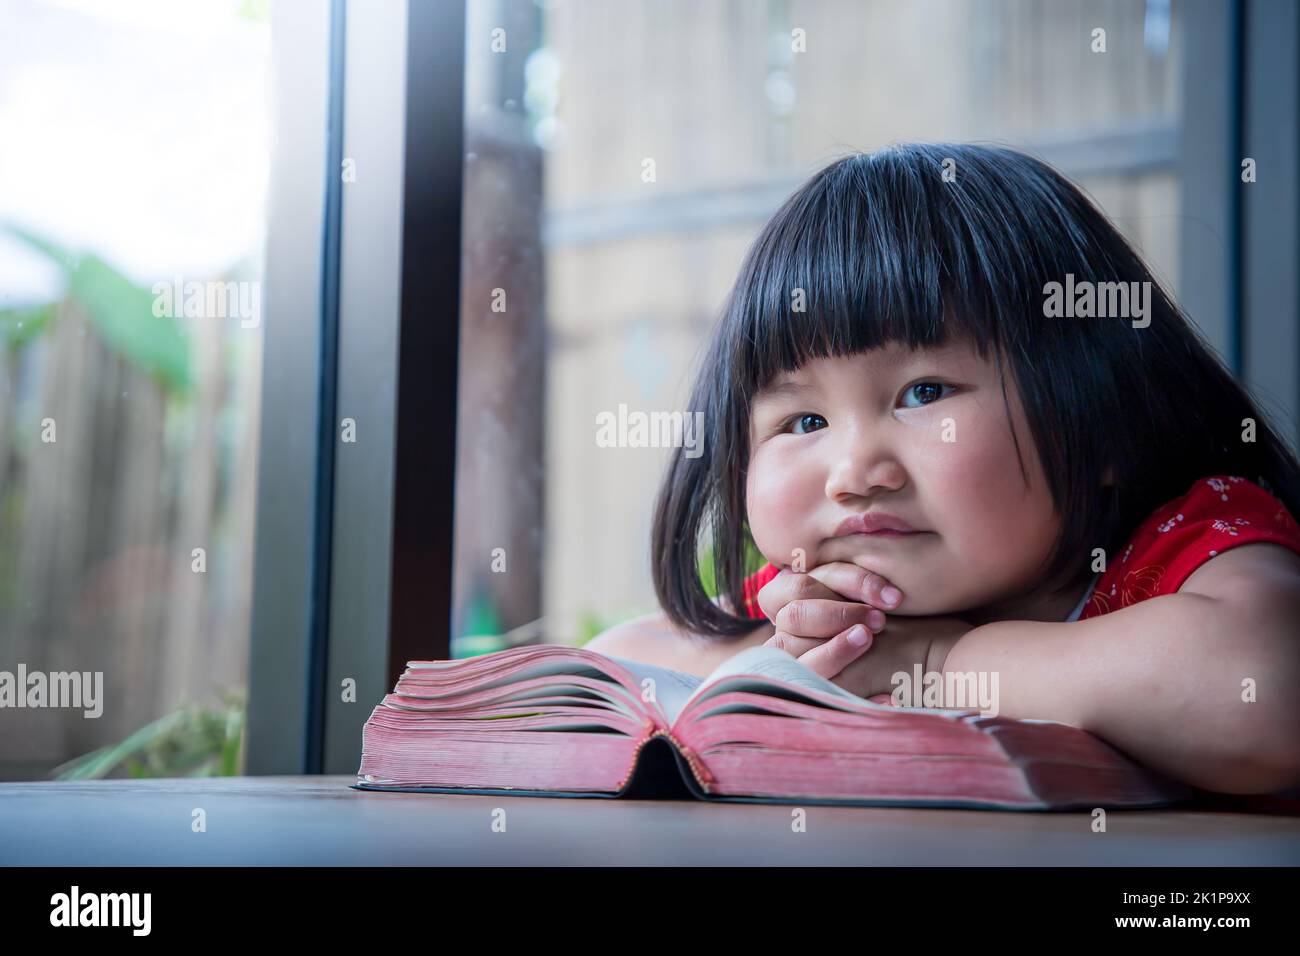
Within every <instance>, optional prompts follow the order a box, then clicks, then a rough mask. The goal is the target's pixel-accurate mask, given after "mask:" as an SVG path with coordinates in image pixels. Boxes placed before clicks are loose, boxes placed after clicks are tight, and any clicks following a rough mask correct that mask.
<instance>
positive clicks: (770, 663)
mask: <svg viewBox="0 0 1300 956" xmlns="http://www.w3.org/2000/svg"><path fill="white" fill-rule="evenodd" d="M740 674H744V675H753V677H754V679H753V680H748V681H739V682H738V681H732V682H731V683H730V684H729V685H728V686H727V687H726V688H725V689H724V688H719V687H718V684H720V683H721V682H722V681H724V680H726V679H727V678H730V677H734V676H735V675H740ZM773 685H785V686H788V687H793V688H802V689H806V690H810V691H818V692H820V693H822V694H825V695H828V696H830V697H832V698H838V699H839V700H841V701H843V702H844V703H843V706H841V707H840V709H841V710H847V711H859V712H861V711H864V710H883V711H888V712H891V713H892V712H894V711H896V710H898V708H896V707H894V706H892V705H890V704H878V703H875V702H874V701H870V700H867V699H866V698H864V697H859V696H858V695H857V694H853V693H850V692H849V691H847V690H845V689H844V688H843V687H841V686H840V685H839V684H836V683H833V682H832V681H829V680H827V679H826V678H825V677H822V676H821V675H820V674H818V673H816V672H815V671H813V670H810V669H809V668H808V667H806V666H805V665H803V664H801V663H799V660H798V658H796V657H793V656H791V655H790V654H789V653H788V652H787V651H783V650H781V649H780V648H779V647H767V646H766V645H760V646H758V647H750V648H747V649H745V650H743V651H741V652H740V653H739V654H737V655H736V656H735V657H731V658H728V659H727V660H725V661H723V662H722V663H721V664H719V665H718V667H717V668H716V669H714V671H713V673H711V674H710V675H709V676H708V677H706V678H704V680H703V682H702V683H701V684H700V686H699V688H698V689H697V690H696V692H695V693H694V694H693V695H692V699H695V698H698V699H700V700H707V699H708V698H709V697H711V696H714V695H715V694H721V693H728V692H730V691H735V690H740V691H748V692H751V693H756V694H770V693H771V692H772V689H773ZM687 703H690V702H689V701H687ZM817 703H818V704H820V705H821V706H824V707H825V706H834V705H833V704H828V703H827V702H826V701H823V700H817ZM685 706H686V705H685V704H683V705H682V707H681V708H679V709H678V711H677V713H675V714H673V718H672V719H673V720H674V721H675V720H676V719H677V714H680V713H681V710H682V709H685ZM925 710H926V713H930V714H948V715H952V716H959V715H962V714H964V713H966V712H964V711H961V710H951V709H946V708H938V707H928V708H925Z"/></svg>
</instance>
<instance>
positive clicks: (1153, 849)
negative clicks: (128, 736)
mask: <svg viewBox="0 0 1300 956" xmlns="http://www.w3.org/2000/svg"><path fill="white" fill-rule="evenodd" d="M354 780H355V777H352V776H338V777H332V776H304V777H224V778H206V779H173V780H96V781H85V782H78V783H63V782H39V783H5V784H0V864H8V865H13V864H20V865H63V866H97V865H98V866H112V865H126V866H140V865H176V864H181V865H317V864H329V865H387V864H400V865H441V864H471V865H474V864H542V865H551V864H558V865H574V864H606V865H615V866H619V865H628V866H646V865H661V864H771V865H803V864H849V865H884V866H910V865H955V866H961V865H982V866H983V865H992V866H1007V865H1021V864H1029V865H1047V866H1053V865H1102V866H1106V865H1123V866H1127V865H1139V866H1149V865H1157V866H1169V865H1172V866H1184V865H1197V866H1260V865H1263V866H1277V865H1288V866H1294V865H1297V864H1300V817H1296V816H1275V815H1264V814H1255V813H1238V812H1224V811H1199V810H1198V811H1189V810H1129V811H1120V810H1115V811H1110V812H1109V813H1108V816H1107V821H1106V832H1104V833H1095V832H1093V830H1092V818H1091V815H1090V814H1088V813H1085V812H1064V813H1062V812H1055V813H1017V812H1006V811H987V810H984V811H982V810H940V809H910V808H894V807H820V806H809V807H806V808H804V809H805V811H806V813H807V818H806V824H807V825H806V830H805V832H794V830H793V828H792V825H791V823H792V814H791V811H792V809H793V807H791V806H787V805H779V804H710V803H705V802H702V801H695V800H627V799H617V800H605V799H568V798H550V797H507V796H495V795H494V796H480V795H461V794H425V793H379V792H365V791H359V790H353V789H351V787H350V784H352V783H353V782H354ZM196 808H199V809H202V810H203V811H204V814H205V818H206V819H205V822H206V831H205V832H194V830H193V828H192V821H193V820H194V815H193V811H194V810H195V809H196ZM498 808H500V809H502V810H504V811H505V813H504V822H505V829H504V832H499V831H500V825H499V824H498V826H497V829H496V830H494V829H493V822H494V820H500V819H502V815H501V814H500V813H498V812H496V811H497V810H498Z"/></svg>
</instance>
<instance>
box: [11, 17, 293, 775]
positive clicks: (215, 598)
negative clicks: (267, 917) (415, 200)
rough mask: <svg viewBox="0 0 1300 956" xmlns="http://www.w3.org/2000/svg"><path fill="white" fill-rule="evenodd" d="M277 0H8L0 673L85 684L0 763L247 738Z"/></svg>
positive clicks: (14, 737)
mask: <svg viewBox="0 0 1300 956" xmlns="http://www.w3.org/2000/svg"><path fill="white" fill-rule="evenodd" d="M268 11H269V4H267V3H264V2H250V0H243V2H240V0H206V2H189V3H184V4H174V3H163V2H143V0H118V2H115V3H112V4H100V3H92V2H80V0H78V2H72V0H64V2H36V0H0V22H3V23H4V24H5V29H4V30H3V31H0V143H2V144H3V148H2V149H0V290H2V294H0V671H7V672H9V673H11V674H14V675H15V676H17V675H18V674H19V673H21V671H20V669H22V670H24V671H25V672H26V673H27V674H28V681H29V686H28V688H27V689H26V690H27V697H26V699H27V701H28V702H29V703H30V702H32V701H33V700H34V699H35V698H33V696H32V690H31V688H32V686H33V685H32V684H31V683H30V682H31V681H32V679H33V678H32V676H31V675H32V674H34V673H36V672H39V673H41V674H45V675H51V674H53V673H56V672H74V671H75V672H79V673H81V674H82V675H83V677H84V676H85V675H90V676H89V678H88V679H87V680H86V681H85V684H84V686H83V687H82V688H81V694H82V697H83V698H84V706H78V705H77V704H75V703H69V702H68V700H67V699H66V698H64V697H59V698H58V699H55V693H54V688H55V682H54V681H53V680H51V682H50V684H49V697H48V698H47V700H46V706H44V707H39V708H31V707H26V708H16V709H6V710H4V711H3V712H2V713H0V719H2V720H3V732H0V777H3V778H7V779H23V778H33V777H43V776H46V775H47V774H49V773H50V772H51V771H52V770H53V769H54V768H55V767H57V766H58V765H61V764H64V763H65V762H66V761H69V760H71V759H72V758H75V757H77V756H79V755H84V754H87V753H89V752H91V751H94V750H97V749H98V748H101V747H106V746H108V745H111V744H116V743H119V742H121V741H124V740H126V739H127V738H128V737H130V736H131V735H132V734H135V733H136V732H137V731H139V730H141V728H144V727H146V725H150V724H151V722H155V721H158V720H160V719H162V718H168V719H167V720H166V721H165V722H164V723H163V724H162V725H160V726H154V727H152V729H151V731H150V732H149V733H148V734H146V736H148V737H149V739H150V740H151V741H152V742H153V745H152V746H151V747H150V749H149V750H148V751H147V752H145V751H141V753H140V755H139V765H138V767H137V769H139V770H142V771H143V772H146V773H150V774H155V775H173V776H174V775H181V774H184V773H188V772H191V771H194V770H199V769H200V768H206V769H207V770H208V771H210V772H211V771H216V770H218V769H220V768H221V766H222V764H221V758H222V755H223V753H237V749H235V750H232V749H230V745H232V744H233V745H237V744H238V740H239V735H240V732H241V728H242V723H241V721H240V716H241V714H242V699H243V696H244V692H245V687H246V671H247V657H248V635H249V607H250V598H251V589H252V541H253V518H254V495H255V489H256V466H257V454H256V452H257V421H258V407H257V404H258V396H259V392H260V375H261V362H260V353H261V341H262V330H261V276H262V247H263V233H264V221H263V207H264V202H265V193H266V183H267V176H268V169H269V155H270V123H269V114H268V110H269V104H270V103H271V101H272V97H271V95H270V85H271V71H270V65H271V64H270V49H271V48H270V34H269V14H268ZM95 675H100V678H99V679H102V684H101V683H99V680H97V678H96V676H95ZM74 686H75V685H73V684H71V683H65V684H64V687H65V689H67V690H69V691H71V690H73V688H74ZM19 690H20V693H21V692H22V691H23V689H22V688H20V689H19ZM95 690H98V691H99V693H98V695H96V694H95ZM91 698H95V699H91ZM56 703H62V704H63V706H50V705H53V704H56ZM189 707H194V708H198V709H199V710H198V711H196V712H195V713H201V715H202V716H194V717H168V715H173V714H176V713H177V712H178V711H180V710H182V709H183V708H189ZM87 711H90V712H91V713H92V714H93V713H94V712H95V711H99V713H98V715H97V716H87ZM226 769H229V767H227V768H226ZM113 772H114V774H115V775H116V774H123V773H127V772H130V765H129V764H126V763H121V764H118V765H117V766H116V769H115V770H114V771H113Z"/></svg>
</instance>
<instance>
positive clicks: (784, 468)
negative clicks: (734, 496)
mask: <svg viewBox="0 0 1300 956" xmlns="http://www.w3.org/2000/svg"><path fill="white" fill-rule="evenodd" d="M807 471H808V466H807V462H806V461H805V462H803V463H802V467H801V463H800V461H799V460H798V459H797V458H795V457H793V456H791V455H782V454H779V450H778V449H764V450H763V451H762V452H760V453H759V454H757V455H755V456H754V458H753V460H752V461H751V462H750V468H749V477H748V479H747V482H746V502H745V505H746V510H747V512H748V518H749V529H750V532H751V533H752V534H753V536H754V543H755V544H756V545H757V546H758V550H759V551H761V552H762V553H763V554H764V555H765V556H767V558H768V559H769V560H775V561H776V562H785V561H788V560H789V557H788V555H789V554H790V553H791V552H792V551H793V549H794V548H796V547H806V542H800V541H799V540H798V534H799V524H798V521H799V515H801V514H806V513H807V512H808V509H809V508H810V507H812V506H813V505H814V504H815V503H816V501H815V495H816V493H817V492H818V491H819V489H818V488H817V487H815V484H816V483H815V481H814V480H813V478H812V476H810V475H809V474H806V472H807ZM810 494H812V495H813V501H811V502H810V501H808V500H805V499H807V498H808V496H809V495H810Z"/></svg>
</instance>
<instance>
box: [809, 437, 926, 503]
mask: <svg viewBox="0 0 1300 956" xmlns="http://www.w3.org/2000/svg"><path fill="white" fill-rule="evenodd" d="M832 454H833V458H832V460H831V463H830V467H829V470H828V472H827V475H826V497H828V498H830V499H832V500H836V501H839V500H842V499H847V498H861V497H866V496H868V495H870V494H871V493H872V492H873V491H876V490H879V489H886V490H889V491H897V490H899V489H900V488H902V487H903V485H904V484H906V481H907V476H906V473H905V471H904V469H903V465H902V462H900V461H899V460H898V457H897V455H895V454H894V451H893V450H892V449H891V448H890V447H889V446H888V444H887V443H885V442H883V441H880V440H879V439H874V440H868V439H867V438H865V437H863V436H861V435H855V436H851V437H850V436H846V438H845V441H844V442H843V443H842V444H841V445H840V446H839V447H837V448H836V449H835V450H834V452H833V453H832Z"/></svg>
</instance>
